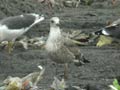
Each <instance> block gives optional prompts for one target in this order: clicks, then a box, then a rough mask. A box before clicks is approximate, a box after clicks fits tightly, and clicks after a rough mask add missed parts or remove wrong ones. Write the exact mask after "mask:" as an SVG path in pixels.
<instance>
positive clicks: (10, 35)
mask: <svg viewBox="0 0 120 90" xmlns="http://www.w3.org/2000/svg"><path fill="white" fill-rule="evenodd" d="M43 20H44V17H43V15H41V16H40V15H39V14H35V13H30V14H24V15H18V16H13V17H8V18H5V19H3V20H1V21H0V42H2V41H8V52H9V53H10V52H11V50H12V49H11V47H12V42H14V41H15V40H16V38H18V37H20V36H21V35H23V34H24V33H25V32H27V31H28V30H29V29H30V28H31V27H32V26H34V25H35V24H37V23H39V22H40V21H43ZM11 41H12V42H11Z"/></svg>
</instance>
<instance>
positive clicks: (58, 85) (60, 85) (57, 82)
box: [51, 77, 67, 90]
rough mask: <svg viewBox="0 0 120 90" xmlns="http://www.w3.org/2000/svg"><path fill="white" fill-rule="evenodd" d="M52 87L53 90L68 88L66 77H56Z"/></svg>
mask: <svg viewBox="0 0 120 90" xmlns="http://www.w3.org/2000/svg"><path fill="white" fill-rule="evenodd" d="M51 88H52V89H53V90H65V89H66V88H67V85H66V82H65V80H64V79H62V80H61V81H60V80H59V79H58V78H57V77H54V81H53V83H52V85H51Z"/></svg>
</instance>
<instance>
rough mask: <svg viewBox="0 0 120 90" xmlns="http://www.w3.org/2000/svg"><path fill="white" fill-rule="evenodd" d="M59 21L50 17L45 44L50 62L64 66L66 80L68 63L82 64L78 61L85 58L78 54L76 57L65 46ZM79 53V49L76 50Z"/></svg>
mask: <svg viewBox="0 0 120 90" xmlns="http://www.w3.org/2000/svg"><path fill="white" fill-rule="evenodd" d="M59 24H60V20H59V18H58V17H52V18H51V20H50V33H49V36H48V40H47V42H46V46H45V47H46V51H47V53H48V55H49V56H50V58H51V60H53V61H54V62H56V63H60V64H64V65H65V70H64V71H65V72H64V78H67V77H68V76H67V70H68V65H67V64H68V63H71V62H74V63H77V62H78V63H79V62H81V63H82V64H83V63H84V61H83V62H82V61H80V59H84V60H85V58H84V57H83V56H81V54H80V52H79V55H78V54H77V55H78V56H76V55H75V54H74V53H73V52H71V49H69V47H68V46H66V45H65V42H66V41H65V39H66V38H65V37H64V36H63V34H62V32H61V29H60V27H59ZM77 50H78V51H79V49H77ZM81 57H82V58H81Z"/></svg>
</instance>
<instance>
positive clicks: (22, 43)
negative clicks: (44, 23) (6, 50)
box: [0, 36, 46, 50]
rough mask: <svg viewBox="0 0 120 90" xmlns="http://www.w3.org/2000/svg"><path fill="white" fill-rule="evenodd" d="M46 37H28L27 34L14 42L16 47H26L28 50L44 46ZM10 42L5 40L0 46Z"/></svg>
mask: <svg viewBox="0 0 120 90" xmlns="http://www.w3.org/2000/svg"><path fill="white" fill-rule="evenodd" d="M45 41H46V37H43V36H41V37H34V38H28V37H27V36H23V37H21V38H20V39H19V40H16V41H15V42H14V44H15V45H14V48H24V49H25V50H28V49H29V48H30V47H31V48H42V47H43V46H44V45H45ZM7 44H8V42H7V41H3V42H1V44H0V47H1V48H2V47H6V46H7Z"/></svg>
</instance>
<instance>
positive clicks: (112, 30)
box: [93, 19, 120, 40]
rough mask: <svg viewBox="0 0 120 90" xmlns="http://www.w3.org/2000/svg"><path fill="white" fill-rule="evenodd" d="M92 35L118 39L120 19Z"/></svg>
mask: <svg viewBox="0 0 120 90" xmlns="http://www.w3.org/2000/svg"><path fill="white" fill-rule="evenodd" d="M93 34H94V35H104V36H109V37H112V38H113V39H116V40H119V39H120V19H118V20H116V21H114V22H113V23H111V24H110V25H108V26H106V27H104V28H102V29H100V30H98V31H95V32H93Z"/></svg>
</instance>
